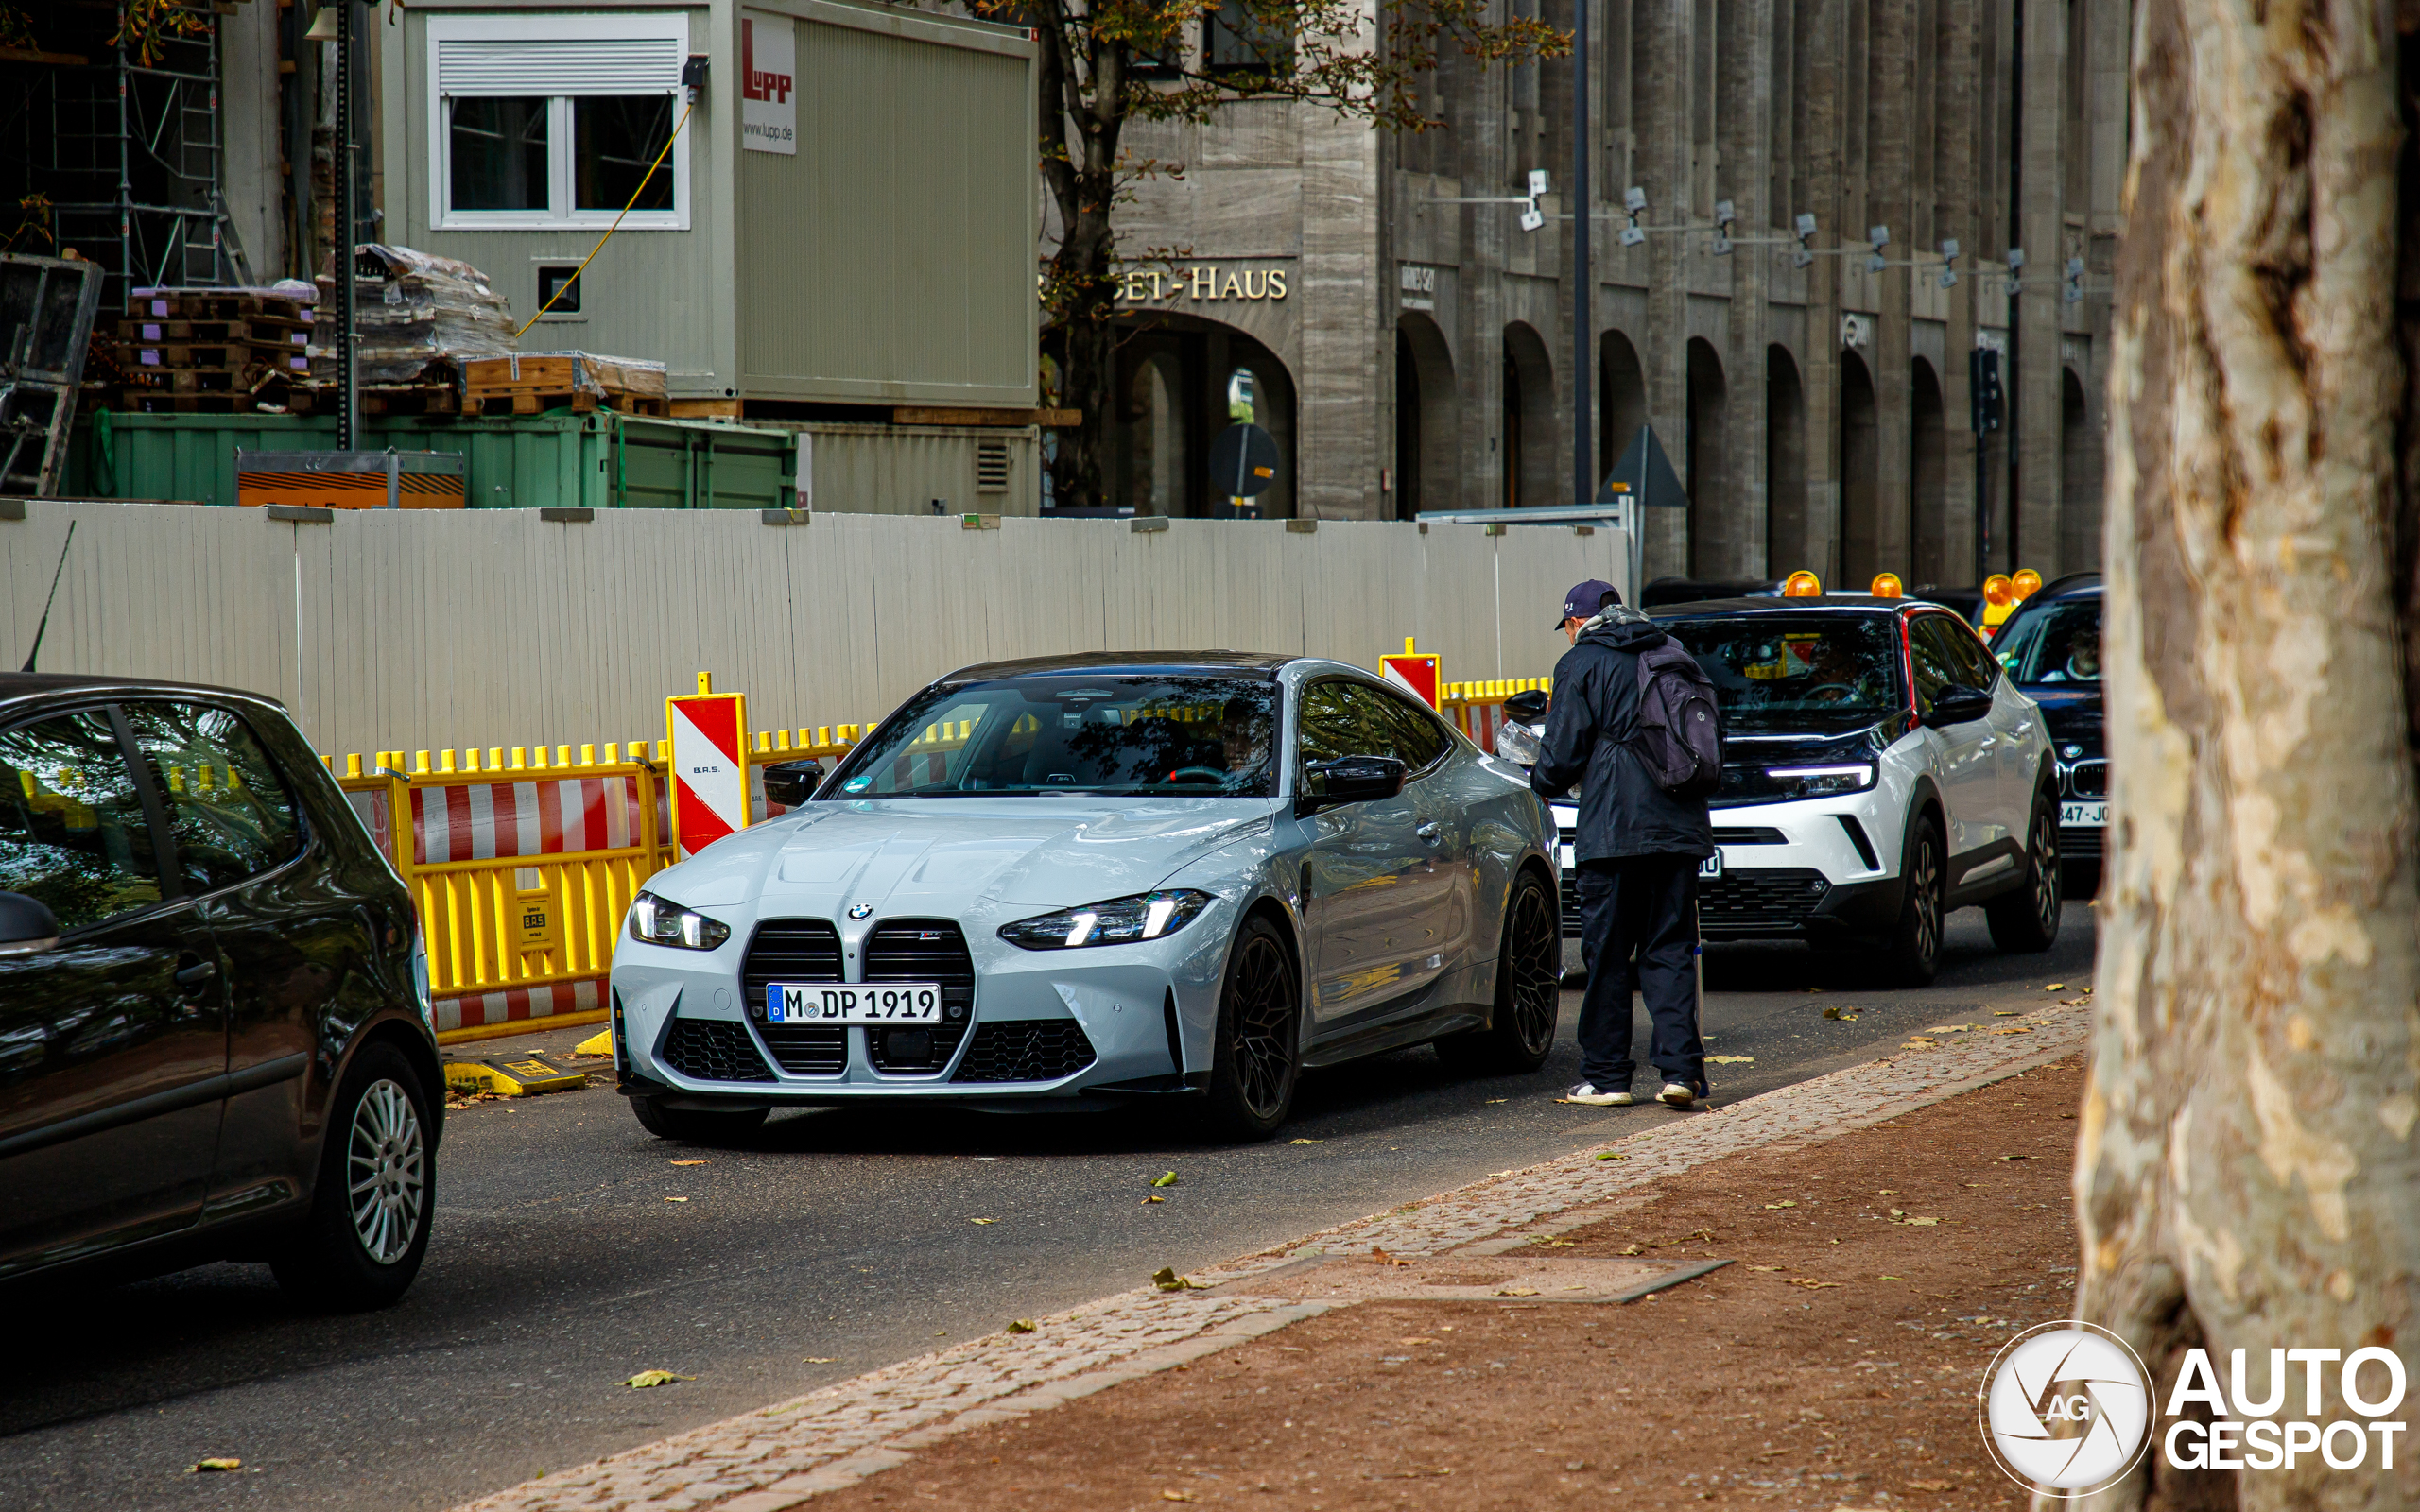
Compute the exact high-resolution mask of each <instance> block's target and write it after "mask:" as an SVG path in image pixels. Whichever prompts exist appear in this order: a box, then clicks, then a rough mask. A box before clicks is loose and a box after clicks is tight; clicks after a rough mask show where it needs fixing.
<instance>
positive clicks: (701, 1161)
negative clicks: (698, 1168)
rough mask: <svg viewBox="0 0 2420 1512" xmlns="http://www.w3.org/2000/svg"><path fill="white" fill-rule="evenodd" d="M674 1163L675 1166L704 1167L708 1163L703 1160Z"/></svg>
mask: <svg viewBox="0 0 2420 1512" xmlns="http://www.w3.org/2000/svg"><path fill="white" fill-rule="evenodd" d="M672 1163H673V1164H675V1165H703V1164H705V1163H706V1162H705V1161H703V1160H675V1161H673V1162H672Z"/></svg>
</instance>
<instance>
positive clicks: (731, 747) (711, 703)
mask: <svg viewBox="0 0 2420 1512" xmlns="http://www.w3.org/2000/svg"><path fill="white" fill-rule="evenodd" d="M712 687H713V683H712V681H711V680H710V679H708V677H707V675H706V674H704V673H702V672H700V673H699V674H698V692H696V693H695V694H689V695H676V696H672V697H669V698H666V699H665V700H664V717H665V725H666V731H667V738H666V743H665V744H666V749H667V750H668V751H669V752H670V755H671V768H672V781H671V782H670V784H669V790H670V792H671V795H672V838H673V842H674V844H675V845H677V846H678V847H679V848H680V849H679V852H678V853H679V854H680V855H681V856H682V857H688V856H693V855H696V854H697V853H698V852H699V851H703V850H704V849H705V848H706V847H708V846H710V845H712V844H714V843H715V842H716V841H717V840H719V839H721V838H722V837H723V836H724V835H726V834H730V833H733V832H735V831H737V830H743V829H746V828H747V827H748V753H747V747H746V745H745V744H744V741H745V738H746V737H745V736H744V735H743V734H742V733H741V731H743V730H746V729H747V728H748V696H747V695H746V694H744V693H715V692H712V691H711V689H712Z"/></svg>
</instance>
